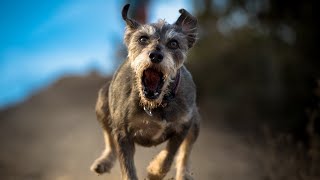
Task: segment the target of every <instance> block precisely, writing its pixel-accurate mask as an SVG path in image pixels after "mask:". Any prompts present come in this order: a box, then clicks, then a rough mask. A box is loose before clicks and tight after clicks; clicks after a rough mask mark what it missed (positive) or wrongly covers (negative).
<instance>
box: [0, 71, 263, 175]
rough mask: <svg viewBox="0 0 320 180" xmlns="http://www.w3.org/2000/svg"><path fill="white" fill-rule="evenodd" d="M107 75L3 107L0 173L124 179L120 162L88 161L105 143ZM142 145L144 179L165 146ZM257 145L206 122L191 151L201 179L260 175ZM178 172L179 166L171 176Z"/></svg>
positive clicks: (70, 81)
mask: <svg viewBox="0 0 320 180" xmlns="http://www.w3.org/2000/svg"><path fill="white" fill-rule="evenodd" d="M103 81H104V80H102V79H101V78H97V77H96V76H92V77H86V78H84V77H83V78H67V79H64V80H62V81H60V82H58V83H56V84H55V85H54V86H53V87H51V88H49V89H48V90H45V91H43V92H40V93H39V94H37V95H35V96H34V97H32V98H31V99H30V100H28V101H27V102H25V103H23V104H20V105H18V106H17V107H14V108H10V109H8V110H6V111H3V112H0V140H1V149H0V179H3V180H6V179H15V180H16V179H18V180H20V179H23V180H28V179H30V180H31V179H32V180H37V179H39V180H40V179H41V180H46V179H48V180H82V179H83V180H88V179H91V180H95V179H97V180H99V179H110V180H117V179H120V178H119V177H120V171H119V165H118V163H117V164H116V166H115V168H114V169H112V172H111V174H106V175H103V176H97V175H95V174H93V173H92V172H90V171H89V166H90V165H91V163H92V162H93V160H94V159H95V158H96V157H97V156H98V155H99V154H100V152H101V151H102V148H103V139H102V132H101V129H100V127H99V125H98V123H97V121H96V120H95V114H94V101H95V96H96V93H95V92H96V90H97V89H98V88H99V87H100V86H101V84H102V83H103ZM160 148H161V146H159V147H154V148H142V147H138V148H137V151H136V152H137V153H136V155H135V161H136V166H137V170H138V174H139V177H140V179H143V178H144V177H145V176H146V171H145V168H146V167H147V165H148V162H149V161H150V160H151V159H152V157H153V156H154V155H155V154H156V153H157V152H159V151H160ZM252 154H253V153H252V149H251V148H250V146H248V145H247V144H246V143H245V142H244V141H243V140H242V139H241V138H240V137H237V136H236V135H234V134H233V133H230V132H225V131H222V130H221V129H217V128H213V127H210V125H207V124H203V125H202V128H201V133H200V137H199V139H198V141H197V143H196V144H195V147H194V150H193V153H192V161H191V162H192V172H193V175H194V178H195V179H196V180H212V179H217V180H233V179H237V180H250V179H259V176H258V173H257V172H258V167H257V165H256V164H255V159H254V156H253V155H252ZM171 177H174V168H172V170H171V172H170V173H169V174H168V176H167V178H171Z"/></svg>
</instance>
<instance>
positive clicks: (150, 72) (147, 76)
mask: <svg viewBox="0 0 320 180" xmlns="http://www.w3.org/2000/svg"><path fill="white" fill-rule="evenodd" d="M160 80H161V74H160V72H158V71H156V70H155V69H146V70H145V71H144V80H143V81H144V85H145V86H146V87H147V88H148V89H149V90H150V91H156V90H157V87H158V85H159V84H160Z"/></svg>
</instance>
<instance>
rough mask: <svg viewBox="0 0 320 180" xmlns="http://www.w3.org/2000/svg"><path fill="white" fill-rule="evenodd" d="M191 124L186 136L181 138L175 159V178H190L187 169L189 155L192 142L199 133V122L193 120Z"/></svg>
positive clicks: (181, 179) (183, 179) (182, 179)
mask: <svg viewBox="0 0 320 180" xmlns="http://www.w3.org/2000/svg"><path fill="white" fill-rule="evenodd" d="M194 122H195V123H194V124H192V126H191V128H190V129H189V132H188V134H187V137H186V138H185V139H184V140H183V142H182V144H181V146H180V148H179V152H178V154H177V159H176V168H177V172H176V180H192V179H193V178H192V176H191V174H190V171H189V156H190V154H191V149H192V146H193V143H194V142H195V141H196V139H197V137H198V135H199V123H197V121H194Z"/></svg>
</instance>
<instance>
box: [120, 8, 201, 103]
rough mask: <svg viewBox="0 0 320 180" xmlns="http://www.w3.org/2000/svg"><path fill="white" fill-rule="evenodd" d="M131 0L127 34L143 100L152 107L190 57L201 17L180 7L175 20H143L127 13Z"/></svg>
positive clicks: (130, 54) (127, 42)
mask: <svg viewBox="0 0 320 180" xmlns="http://www.w3.org/2000/svg"><path fill="white" fill-rule="evenodd" d="M129 6H130V5H129V4H127V5H125V6H124V7H123V10H122V18H123V19H124V20H125V22H126V31H125V36H124V41H125V44H126V46H127V48H128V60H129V61H130V63H131V67H132V68H133V70H134V72H135V81H136V87H138V90H139V95H140V99H141V103H142V104H143V105H144V106H147V107H148V108H150V109H152V108H155V107H157V106H159V105H160V104H161V102H162V99H163V97H164V95H165V94H166V93H168V91H169V84H170V82H172V81H173V79H174V78H175V77H176V75H177V71H178V70H179V68H180V67H181V66H182V65H183V63H184V61H185V60H186V56H187V52H188V50H189V49H190V48H191V47H192V46H193V45H194V43H195V41H196V38H197V19H196V18H195V17H193V16H192V15H190V14H189V13H188V12H187V11H186V10H184V9H180V10H179V12H180V13H181V15H180V17H179V18H178V19H177V21H176V22H175V23H174V24H168V23H167V22H165V21H164V20H159V21H158V22H157V23H152V24H140V23H138V22H137V21H135V20H133V19H130V18H128V17H127V12H128V10H129Z"/></svg>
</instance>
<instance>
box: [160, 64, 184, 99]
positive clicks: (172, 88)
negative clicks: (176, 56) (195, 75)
mask: <svg viewBox="0 0 320 180" xmlns="http://www.w3.org/2000/svg"><path fill="white" fill-rule="evenodd" d="M180 71H181V70H180V69H178V72H177V75H176V77H175V78H174V81H173V82H172V83H170V85H169V92H168V93H167V94H166V95H164V97H163V100H162V104H163V103H168V102H169V101H171V100H173V99H174V98H175V96H176V94H177V92H178V87H179V84H180Z"/></svg>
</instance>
